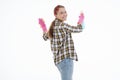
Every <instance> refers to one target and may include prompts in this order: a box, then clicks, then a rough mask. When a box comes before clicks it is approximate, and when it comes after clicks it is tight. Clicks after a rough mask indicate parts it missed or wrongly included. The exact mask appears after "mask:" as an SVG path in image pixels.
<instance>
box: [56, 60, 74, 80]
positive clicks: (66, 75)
mask: <svg viewBox="0 0 120 80" xmlns="http://www.w3.org/2000/svg"><path fill="white" fill-rule="evenodd" d="M56 66H57V68H58V70H59V71H60V74H61V79H62V80H72V74H73V60H72V59H64V60H63V61H61V62H60V63H58V64H57V65H56Z"/></svg>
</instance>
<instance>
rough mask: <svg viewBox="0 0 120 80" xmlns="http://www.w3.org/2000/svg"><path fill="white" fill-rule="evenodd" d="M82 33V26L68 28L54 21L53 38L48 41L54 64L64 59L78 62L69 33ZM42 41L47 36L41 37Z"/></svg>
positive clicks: (68, 26) (56, 20)
mask: <svg viewBox="0 0 120 80" xmlns="http://www.w3.org/2000/svg"><path fill="white" fill-rule="evenodd" d="M78 32H82V26H81V25H78V26H70V25H69V24H66V23H63V22H61V21H60V20H58V19H55V26H54V28H53V38H52V39H50V42H51V50H52V52H53V55H54V63H55V64H58V63H59V62H61V61H62V60H63V59H65V58H70V59H73V60H76V61H78V57H77V54H76V52H75V48H74V42H73V39H72V36H71V33H78ZM43 38H44V40H47V39H48V37H47V34H44V35H43Z"/></svg>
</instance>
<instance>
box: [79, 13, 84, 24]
mask: <svg viewBox="0 0 120 80" xmlns="http://www.w3.org/2000/svg"><path fill="white" fill-rule="evenodd" d="M83 21H84V14H83V13H81V14H80V16H79V20H78V24H82V23H83Z"/></svg>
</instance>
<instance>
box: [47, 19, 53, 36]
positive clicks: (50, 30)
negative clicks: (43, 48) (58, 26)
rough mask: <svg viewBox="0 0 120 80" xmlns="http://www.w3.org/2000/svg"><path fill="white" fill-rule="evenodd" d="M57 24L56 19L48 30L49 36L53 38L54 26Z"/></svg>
mask: <svg viewBox="0 0 120 80" xmlns="http://www.w3.org/2000/svg"><path fill="white" fill-rule="evenodd" d="M54 26H55V20H54V21H53V22H52V23H51V25H50V28H49V31H48V36H49V38H53V28H54Z"/></svg>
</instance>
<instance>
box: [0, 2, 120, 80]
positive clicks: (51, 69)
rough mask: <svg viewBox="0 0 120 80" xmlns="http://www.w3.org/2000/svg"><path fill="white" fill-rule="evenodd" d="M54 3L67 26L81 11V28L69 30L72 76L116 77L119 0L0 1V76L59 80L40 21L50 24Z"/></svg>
mask: <svg viewBox="0 0 120 80" xmlns="http://www.w3.org/2000/svg"><path fill="white" fill-rule="evenodd" d="M58 4H62V5H64V6H65V8H66V10H67V13H68V18H67V21H66V22H67V23H69V24H71V25H76V23H77V20H78V16H79V13H80V11H81V10H82V11H83V12H84V14H85V29H84V31H83V32H82V33H79V34H73V39H74V43H75V48H76V52H77V54H78V57H79V61H78V62H75V64H74V74H73V80H120V58H119V57H120V51H119V48H120V46H119V44H120V42H119V40H120V39H119V33H120V32H119V27H120V24H119V23H120V1H119V0H0V80H60V74H59V71H58V70H57V68H56V66H55V65H54V62H53V54H52V52H51V49H50V42H49V41H44V40H43V39H42V29H41V28H40V26H39V24H38V18H40V17H42V18H43V19H44V20H45V22H46V25H47V28H49V25H50V23H51V21H52V20H53V19H54V15H53V9H54V7H55V6H56V5H58Z"/></svg>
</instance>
